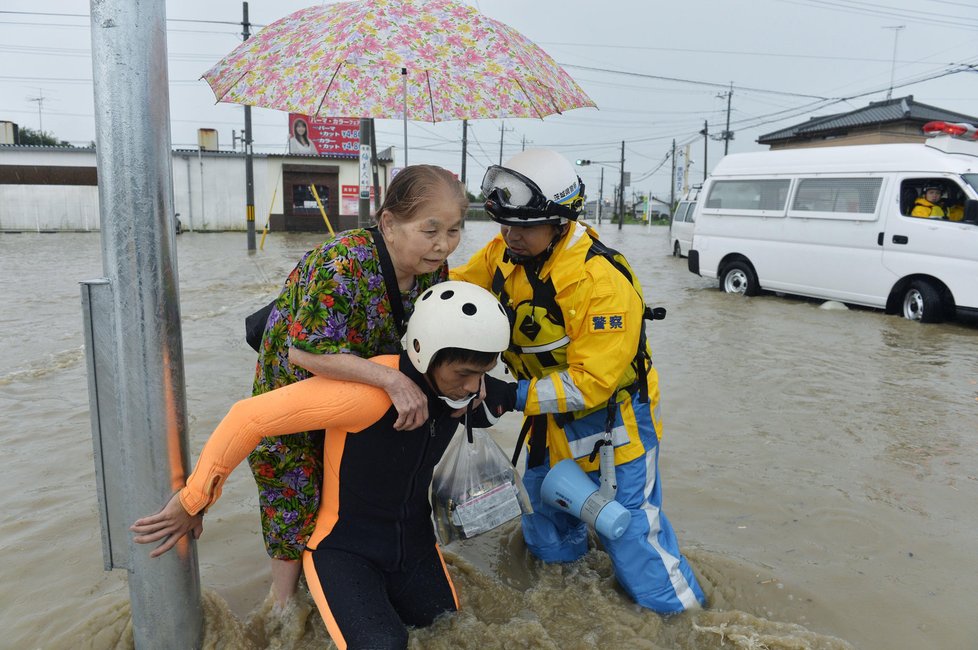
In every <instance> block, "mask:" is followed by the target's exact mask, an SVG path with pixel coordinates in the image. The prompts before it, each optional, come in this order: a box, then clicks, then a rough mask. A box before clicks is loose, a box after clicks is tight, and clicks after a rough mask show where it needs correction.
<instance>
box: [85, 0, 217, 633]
mask: <svg viewBox="0 0 978 650" xmlns="http://www.w3.org/2000/svg"><path fill="white" fill-rule="evenodd" d="M91 26H92V68H93V78H94V90H95V122H96V124H95V126H96V141H97V147H96V153H97V162H98V177H99V179H98V180H99V185H98V189H99V202H100V213H101V228H102V257H103V271H104V274H105V276H106V277H105V281H106V284H107V290H108V293H107V294H106V295H108V296H109V297H110V301H109V303H108V305H109V307H110V308H108V309H106V310H104V311H105V313H104V318H105V320H106V321H107V322H108V324H109V325H110V328H111V329H114V333H115V336H114V340H111V341H109V345H107V346H106V347H107V348H108V349H109V350H110V352H111V353H112V356H113V357H114V358H113V359H110V361H109V362H107V366H108V369H109V371H110V372H114V373H115V379H116V384H117V390H116V391H115V393H114V394H110V395H109V398H108V399H107V400H106V404H107V408H108V409H110V410H115V413H114V414H113V417H112V418H107V420H106V421H107V422H112V421H114V422H115V423H116V424H115V426H110V427H108V430H106V427H105V426H103V427H102V445H103V447H104V446H105V445H109V446H111V447H112V448H113V449H114V450H115V453H117V454H119V455H120V457H121V459H122V461H121V463H119V465H121V467H119V466H106V467H104V470H103V471H105V472H109V473H112V474H114V475H115V476H116V477H117V478H118V479H119V481H120V483H119V484H120V485H122V486H124V489H123V490H122V491H123V493H122V494H117V493H113V494H109V495H107V498H108V499H111V500H114V501H115V502H116V503H119V502H121V504H122V505H121V510H120V511H121V512H122V513H123V514H122V517H124V518H125V519H126V520H127V521H125V522H122V523H123V525H127V524H128V523H131V522H132V521H134V520H135V519H136V518H138V517H139V516H142V515H146V514H150V513H153V512H156V511H158V510H159V509H160V508H161V507H162V506H163V504H165V503H166V501H167V500H168V499H169V498H170V495H171V494H173V491H174V490H175V489H176V488H177V487H179V486H180V485H182V484H183V481H184V479H185V476H186V467H187V435H186V433H187V417H186V400H185V395H184V375H183V349H182V346H183V343H182V339H181V332H180V304H179V296H178V283H177V270H176V247H175V236H174V234H175V233H174V228H175V221H174V215H173V178H172V165H171V151H170V116H169V92H168V76H167V62H166V9H165V2H164V0H92V2H91ZM105 397H106V396H105V395H100V399H105ZM94 419H95V415H94V414H93V420H94ZM115 543H116V544H117V545H123V547H124V548H126V547H127V550H128V553H127V554H120V556H121V557H126V555H127V556H128V566H126V568H128V570H129V596H130V600H131V604H132V621H133V639H134V641H135V645H136V647H137V648H140V649H142V648H174V649H176V648H179V649H185V648H197V647H200V641H201V623H202V613H201V607H200V579H199V575H198V568H197V554H196V547H195V545H194V543H193V542H192V541H189V540H187V539H185V540H183V541H182V542H181V543H180V544H178V546H177V547H176V548H175V549H174V550H173V551H171V552H170V553H168V554H167V555H166V556H164V557H162V558H157V559H151V558H150V557H149V553H150V551H151V550H152V547H145V546H140V547H138V548H136V545H135V544H133V543H132V541H131V538H130V536H128V535H125V536H118V537H117V538H116V540H115Z"/></svg>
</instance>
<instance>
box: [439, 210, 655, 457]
mask: <svg viewBox="0 0 978 650" xmlns="http://www.w3.org/2000/svg"><path fill="white" fill-rule="evenodd" d="M592 238H593V239H595V240H596V239H597V238H598V236H597V233H595V232H594V231H593V230H592V229H590V228H588V227H586V226H585V225H583V224H580V223H572V224H571V227H570V228H568V232H567V234H565V235H564V237H563V238H562V239H561V240H560V241H559V242H558V243H557V244H556V246H555V249H554V252H553V254H552V255H551V256H550V258H549V259H548V260H547V261H546V262H545V263H544V264H543V267H542V268H541V269H540V271H539V274H538V276H539V280H535V279H534V280H533V281H532V282H531V279H530V278H528V277H527V272H526V269H525V268H524V267H523V266H522V265H519V264H513V263H512V262H509V261H504V253H505V251H506V243H505V241H504V240H503V238H502V235H497V236H496V237H495V238H493V239H492V240H491V241H490V242H489V243H488V244H486V245H485V246H484V247H483V248H482V249H481V250H480V251H478V252H477V253H475V254H474V255H473V256H472V258H471V259H470V260H469V261H468V262H467V263H466V264H465V265H463V266H461V267H458V268H456V269H453V270H451V272H450V275H451V277H452V278H453V279H457V280H465V281H467V282H472V283H474V284H478V285H479V286H482V287H485V288H486V289H488V290H489V291H491V292H492V293H493V294H494V295H495V296H496V297H497V298H499V300H500V302H501V303H502V304H503V306H504V307H505V308H506V310H507V312H508V313H509V315H510V317H511V320H512V321H513V335H512V341H511V346H510V350H508V351H507V352H504V353H503V360H504V361H505V362H506V365H507V366H508V367H509V369H510V371H511V372H512V373H513V374H514V375H515V376H516V378H517V379H520V380H529V382H528V386H527V382H522V381H521V382H520V384H521V390H520V392H521V393H525V406H524V408H523V413H524V415H525V416H527V417H532V416H536V415H540V414H546V429H547V431H546V440H547V446H548V448H549V451H550V464H551V465H553V464H556V463H557V462H559V461H561V460H563V459H565V458H575V459H577V462H578V464H579V465H580V466H581V467H582V469H584V470H585V471H593V470H596V469H598V458H597V457H595V459H594V460H593V461H591V460H589V458H588V456H589V454H590V452H591V451H592V449H593V447H594V442H596V441H597V440H599V439H600V437H601V436H602V435H603V433H604V430H605V423H606V418H607V413H608V403H609V398H610V397H611V396H612V394H613V393H614V394H615V395H616V399H615V401H616V403H617V412H618V415H619V416H620V421H619V422H618V424H617V426H615V427H614V428H613V430H612V437H613V441H614V445H615V464H616V465H620V464H622V463H626V462H628V461H630V460H634V459H636V458H638V457H640V456H642V455H644V454H645V452H646V451H647V449H646V445H645V444H644V443H643V442H642V440H643V438H644V439H646V440H650V441H651V442H652V444H654V440H656V439H657V438H658V437H659V436H660V435H661V430H662V427H661V424H660V421H659V415H658V404H659V385H658V375H657V373H656V371H655V368H653V367H652V365H651V363H648V364H647V372H646V379H647V382H648V397H649V404H647V405H642V407H643V408H636V399H635V396H636V395H637V390H638V388H637V387H638V382H637V381H636V379H637V375H636V369H635V365H634V364H635V361H636V353H637V352H638V346H639V340H640V334H641V332H642V328H643V327H644V322H643V313H644V309H645V304H644V301H643V299H642V298H641V297H640V296H639V294H638V293H637V292H636V289H635V287H633V286H632V284H631V282H630V281H629V280H628V278H626V277H625V276H624V275H623V273H622V272H621V271H619V270H618V269H616V268H615V267H614V266H613V265H612V264H611V262H609V261H608V260H607V259H605V258H604V257H601V256H600V255H596V254H594V251H592V250H591V244H592ZM636 283H637V282H636ZM646 347H647V345H646ZM650 356H651V355H650ZM650 412H651V418H650V415H649V414H650ZM555 416H556V417H555ZM650 419H651V421H650ZM653 435H654V436H656V438H650V436H653ZM531 439H532V438H531Z"/></svg>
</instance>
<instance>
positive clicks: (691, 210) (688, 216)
mask: <svg viewBox="0 0 978 650" xmlns="http://www.w3.org/2000/svg"><path fill="white" fill-rule="evenodd" d="M695 212H696V201H693V202H692V203H690V204H689V210H686V218H685V219H683V221H685V222H686V223H693V222H694V221H696V220H695V219H694V218H693V213H695Z"/></svg>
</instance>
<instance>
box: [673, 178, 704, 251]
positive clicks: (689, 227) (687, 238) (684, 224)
mask: <svg viewBox="0 0 978 650" xmlns="http://www.w3.org/2000/svg"><path fill="white" fill-rule="evenodd" d="M699 191H700V188H699V187H698V186H697V187H694V188H692V189H690V190H689V191H688V192H686V195H685V196H684V197H683V198H682V200H680V201H679V204H678V205H677V206H676V210H675V211H674V212H673V213H672V220H671V221H670V222H669V241H670V243H671V244H672V255H673V257H687V256H689V249H690V247H691V246H692V245H693V224H694V223H695V214H696V197H697V195H698V194H699Z"/></svg>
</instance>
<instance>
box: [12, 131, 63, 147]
mask: <svg viewBox="0 0 978 650" xmlns="http://www.w3.org/2000/svg"><path fill="white" fill-rule="evenodd" d="M17 144H33V145H47V146H53V147H70V146H71V143H69V142H68V141H67V140H58V139H57V138H56V137H54V136H53V135H51V134H50V133H47V132H46V131H36V130H34V129H32V128H30V127H27V126H22V127H20V128H19V129H17Z"/></svg>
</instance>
